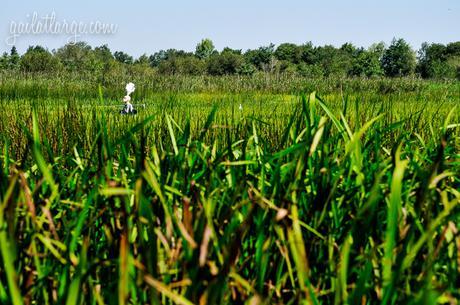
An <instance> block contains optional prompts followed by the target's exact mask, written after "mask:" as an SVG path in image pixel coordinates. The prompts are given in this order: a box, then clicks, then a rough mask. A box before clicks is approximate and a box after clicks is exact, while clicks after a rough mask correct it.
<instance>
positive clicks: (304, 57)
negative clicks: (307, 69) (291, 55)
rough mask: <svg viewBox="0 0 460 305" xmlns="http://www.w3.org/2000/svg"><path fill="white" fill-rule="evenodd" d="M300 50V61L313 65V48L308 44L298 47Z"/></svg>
mask: <svg viewBox="0 0 460 305" xmlns="http://www.w3.org/2000/svg"><path fill="white" fill-rule="evenodd" d="M299 49H300V59H301V61H302V62H303V63H306V64H308V65H312V64H314V61H315V47H314V46H313V44H312V43H311V41H310V42H307V43H306V44H303V45H301V46H300V47H299Z"/></svg>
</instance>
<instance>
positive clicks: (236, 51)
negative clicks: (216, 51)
mask: <svg viewBox="0 0 460 305" xmlns="http://www.w3.org/2000/svg"><path fill="white" fill-rule="evenodd" d="M221 53H222V54H225V53H231V54H236V55H242V54H243V52H242V51H241V49H240V50H236V49H232V48H229V47H225V48H224V49H223V50H222V52H221Z"/></svg>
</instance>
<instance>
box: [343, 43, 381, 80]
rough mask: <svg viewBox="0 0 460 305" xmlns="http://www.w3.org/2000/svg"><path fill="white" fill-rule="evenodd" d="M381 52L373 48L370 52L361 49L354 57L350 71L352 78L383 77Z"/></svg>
mask: <svg viewBox="0 0 460 305" xmlns="http://www.w3.org/2000/svg"><path fill="white" fill-rule="evenodd" d="M380 57H381V55H380V52H379V50H375V49H373V48H372V47H371V48H369V49H368V50H364V49H361V50H359V51H358V52H357V54H356V55H355V56H354V59H353V63H352V66H351V68H350V70H349V75H350V76H366V77H372V76H381V75H383V70H382V68H381V66H380Z"/></svg>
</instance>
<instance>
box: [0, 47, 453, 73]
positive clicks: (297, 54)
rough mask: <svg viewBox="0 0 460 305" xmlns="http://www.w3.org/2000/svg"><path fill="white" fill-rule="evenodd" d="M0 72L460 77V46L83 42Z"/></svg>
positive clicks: (8, 64) (4, 64) (9, 58)
mask: <svg viewBox="0 0 460 305" xmlns="http://www.w3.org/2000/svg"><path fill="white" fill-rule="evenodd" d="M0 70H12V71H22V72H28V73H30V72H47V73H50V74H57V73H63V72H78V73H80V74H85V73H91V74H96V75H98V76H100V78H106V77H110V75H116V74H117V73H119V72H120V71H122V70H134V71H135V72H136V73H139V74H144V75H145V76H149V75H151V74H160V75H178V74H180V75H235V74H237V75H252V74H254V73H265V74H267V73H268V74H289V75H298V76H303V77H308V78H322V77H368V78H369V77H380V76H387V77H401V76H417V75H418V76H420V77H423V78H436V79H460V42H453V43H449V44H447V45H443V44H428V43H424V44H423V45H422V47H421V49H420V50H419V51H418V56H416V53H415V51H414V50H413V49H412V48H411V46H409V45H408V44H407V43H406V42H405V41H404V40H403V39H394V40H393V41H392V42H391V44H390V45H389V46H385V44H384V43H378V44H374V45H372V46H370V47H369V48H367V49H365V48H362V47H356V46H354V45H352V44H350V43H346V44H344V45H342V46H341V47H339V48H336V47H334V46H331V45H326V46H313V45H312V43H306V44H303V45H296V44H292V43H283V44H280V45H278V46H277V47H275V45H273V44H270V45H268V46H263V47H260V48H258V49H254V50H247V51H245V52H243V51H242V50H234V49H231V48H224V49H223V50H222V51H220V52H219V51H217V50H216V49H215V47H214V44H213V42H212V41H211V40H210V39H203V40H202V41H201V42H200V43H199V44H198V45H197V46H196V50H195V52H194V53H193V52H186V51H183V50H176V49H169V50H161V51H159V52H156V53H155V54H153V55H150V56H148V55H146V54H144V55H142V56H140V57H139V58H137V59H134V58H133V57H132V56H130V55H129V54H126V53H124V52H122V51H116V52H114V53H112V52H111V50H110V49H109V48H108V46H106V45H104V46H101V47H96V48H92V47H91V46H89V45H88V44H86V43H84V42H78V43H76V44H68V45H65V46H64V47H62V48H60V49H58V50H53V51H52V52H50V51H48V50H46V49H44V48H43V47H40V46H35V47H30V48H29V49H28V50H27V52H26V53H25V54H24V55H22V56H19V55H18V53H17V51H16V49H15V48H13V49H12V50H11V52H10V54H8V53H4V54H3V56H1V57H0Z"/></svg>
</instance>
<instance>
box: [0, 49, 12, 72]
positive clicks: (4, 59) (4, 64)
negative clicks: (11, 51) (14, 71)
mask: <svg viewBox="0 0 460 305" xmlns="http://www.w3.org/2000/svg"><path fill="white" fill-rule="evenodd" d="M9 62H10V56H9V55H8V53H6V52H4V53H3V54H2V56H1V57H0V70H6V69H8V68H9Z"/></svg>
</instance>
